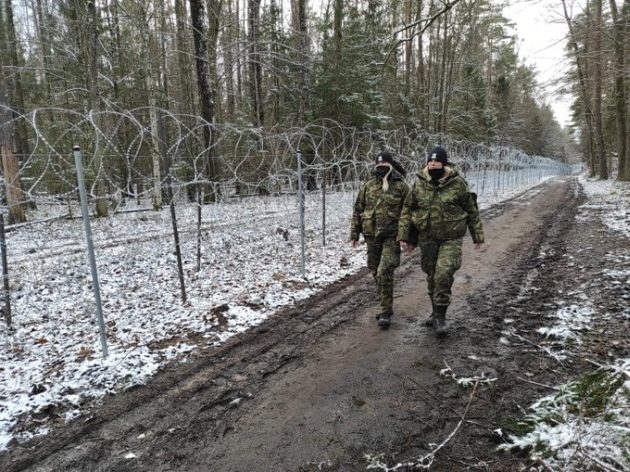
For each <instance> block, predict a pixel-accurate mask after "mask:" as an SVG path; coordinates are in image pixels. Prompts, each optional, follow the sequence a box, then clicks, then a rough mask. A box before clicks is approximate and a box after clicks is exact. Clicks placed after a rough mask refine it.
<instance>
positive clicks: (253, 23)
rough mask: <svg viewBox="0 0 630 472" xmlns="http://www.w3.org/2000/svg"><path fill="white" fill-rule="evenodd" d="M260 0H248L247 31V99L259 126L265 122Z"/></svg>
mask: <svg viewBox="0 0 630 472" xmlns="http://www.w3.org/2000/svg"><path fill="white" fill-rule="evenodd" d="M260 2H261V0H248V1H247V4H248V21H249V29H248V31H247V34H248V38H247V39H248V41H249V59H248V62H249V100H250V103H251V107H252V119H253V122H254V126H257V127H260V126H262V125H263V124H264V122H265V112H264V109H263V103H262V66H261V60H262V58H261V56H260V52H259V50H260V44H259V39H260V38H259V36H260V34H259V32H260Z"/></svg>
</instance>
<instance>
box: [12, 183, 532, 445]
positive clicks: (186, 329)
mask: <svg viewBox="0 0 630 472" xmlns="http://www.w3.org/2000/svg"><path fill="white" fill-rule="evenodd" d="M522 190H524V188H521V189H520V191H522ZM515 194H516V190H515V189H510V191H509V193H508V192H506V193H503V194H501V195H489V196H483V197H482V198H481V199H480V204H481V205H480V206H482V207H487V206H490V205H492V204H494V203H496V202H498V201H501V200H502V199H506V198H510V197H512V196H514V195H515ZM353 200H354V194H353V192H351V191H345V192H341V191H340V192H336V193H331V194H329V195H327V200H326V228H327V229H326V242H327V244H326V246H323V245H322V201H321V194H318V193H313V194H311V195H309V196H307V200H306V208H307V211H306V215H305V221H306V279H304V278H302V276H301V263H300V261H301V257H300V254H301V252H300V247H301V244H300V238H299V230H298V221H299V215H298V208H297V204H296V197H295V196H282V197H259V198H247V199H243V200H240V201H238V202H231V203H220V204H213V205H206V206H204V207H203V208H202V212H203V222H202V229H203V237H202V244H201V248H202V255H201V270H200V271H199V272H197V271H196V270H195V269H196V241H197V239H196V238H197V237H196V211H197V207H196V206H195V205H193V204H179V205H178V206H177V218H178V223H179V230H180V233H181V248H182V254H183V265H184V272H185V281H186V292H187V295H188V301H187V302H186V303H182V302H181V298H180V287H179V282H178V275H177V268H176V267H177V265H176V258H175V255H174V243H173V239H172V229H171V222H170V215H169V210H168V208H167V209H165V210H163V211H161V212H153V211H146V212H128V213H122V214H117V215H114V216H111V217H109V218H105V219H99V220H96V219H94V220H92V231H93V235H94V238H93V239H94V245H95V248H96V259H97V265H98V271H99V279H100V288H101V297H102V301H103V312H104V317H105V323H106V327H107V341H108V345H109V357H107V358H106V359H103V358H102V357H101V351H100V349H101V347H100V341H99V336H98V329H97V324H96V322H95V306H94V298H93V293H92V289H91V283H92V282H91V277H90V271H89V268H88V265H87V258H86V254H85V243H84V239H83V226H82V225H83V223H82V221H81V220H80V219H73V220H61V219H52V218H53V217H54V216H58V215H63V214H65V213H67V207H63V206H59V207H52V208H51V207H49V206H46V205H40V209H39V210H38V212H39V214H38V215H35V216H34V217H33V215H31V219H37V218H41V219H46V220H47V221H45V222H43V223H37V224H34V225H26V226H20V227H18V228H15V230H14V231H12V232H10V233H9V234H8V240H7V249H8V254H9V269H10V274H9V277H10V280H11V298H12V313H13V329H12V330H8V329H7V328H6V327H5V326H4V325H2V326H1V327H0V450H2V449H5V448H7V447H10V446H11V444H13V443H14V442H15V441H18V440H23V439H25V438H28V437H31V436H33V435H35V434H43V433H46V432H47V431H48V429H47V428H48V427H47V425H48V422H49V420H50V419H51V418H52V419H54V418H58V419H62V420H69V419H72V418H75V417H77V416H78V415H80V414H82V413H85V412H86V411H87V410H88V409H89V408H90V407H91V406H93V405H94V403H95V402H96V403H97V402H98V401H99V399H101V398H102V397H103V396H105V395H108V394H112V393H115V392H118V391H121V390H124V389H126V388H129V387H132V386H134V385H137V384H142V383H144V382H146V381H147V380H148V379H149V378H151V376H152V375H154V374H155V373H156V372H157V371H158V370H159V369H160V368H161V367H162V366H164V365H165V364H166V363H167V362H169V361H171V360H173V359H178V360H179V361H182V362H185V361H186V360H187V359H188V358H189V356H190V353H191V352H192V351H194V350H195V349H197V348H198V347H203V346H204V345H212V344H217V343H221V342H224V341H225V340H226V339H228V338H230V337H231V336H234V335H235V334H237V333H240V332H242V331H245V330H247V329H248V328H250V327H252V326H255V325H257V324H260V323H261V322H262V321H264V320H265V319H266V318H267V317H269V316H271V315H272V314H273V313H275V312H277V311H278V310H280V309H282V308H284V307H287V306H290V305H292V304H294V303H295V302H296V301H298V300H302V299H305V298H307V297H309V296H311V295H312V294H314V293H316V292H317V291H318V290H321V289H322V288H323V287H325V286H326V285H328V284H330V283H332V282H334V281H336V280H339V279H341V278H343V277H345V276H347V275H350V274H353V273H355V272H356V271H357V270H358V269H359V268H361V267H363V266H364V265H365V254H364V252H365V250H364V249H363V248H358V249H355V250H353V249H351V248H350V245H349V243H348V236H349V222H350V214H351V208H352V202H353ZM129 206H130V207H132V208H133V206H132V205H129ZM73 213H74V214H75V215H76V214H78V211H77V209H76V208H75V209H74V212H73Z"/></svg>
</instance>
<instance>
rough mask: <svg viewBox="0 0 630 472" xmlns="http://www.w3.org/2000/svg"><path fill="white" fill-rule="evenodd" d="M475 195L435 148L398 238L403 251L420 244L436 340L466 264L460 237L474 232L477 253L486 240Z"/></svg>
mask: <svg viewBox="0 0 630 472" xmlns="http://www.w3.org/2000/svg"><path fill="white" fill-rule="evenodd" d="M476 199H477V196H476V195H475V194H474V193H470V191H469V189H468V184H467V183H466V181H465V180H464V178H463V177H462V176H461V175H459V174H458V172H457V170H455V168H454V167H453V166H452V165H450V164H449V162H448V156H447V154H446V151H445V150H444V149H443V148H441V147H439V146H438V147H436V148H434V149H433V150H432V151H431V153H430V154H429V159H428V163H427V165H426V166H425V167H423V168H422V169H421V170H420V171H419V172H418V180H417V181H416V183H415V184H414V186H413V188H412V189H411V192H410V193H409V195H408V196H407V198H406V200H405V203H404V206H403V210H402V214H401V216H400V224H399V228H398V236H397V239H398V241H400V245H401V247H402V249H403V250H404V251H405V252H408V251H411V250H413V248H414V247H415V246H417V245H419V246H420V250H421V251H422V256H421V267H422V270H423V271H424V272H425V273H426V274H427V283H428V290H429V297H430V298H431V303H432V305H433V310H432V313H431V316H430V317H429V318H428V319H427V320H426V322H425V324H426V325H427V326H432V327H434V328H435V329H436V333H437V334H438V336H443V335H446V334H447V333H448V329H447V326H446V310H447V308H448V306H449V304H450V303H451V286H452V285H453V279H454V275H455V272H456V271H457V269H459V267H460V266H461V263H462V239H463V237H464V235H465V234H466V228H468V230H470V234H471V236H472V239H473V242H474V243H475V249H479V248H480V247H481V244H482V243H483V242H484V237H483V229H482V226H481V219H480V217H479V209H478V208H477V200H476Z"/></svg>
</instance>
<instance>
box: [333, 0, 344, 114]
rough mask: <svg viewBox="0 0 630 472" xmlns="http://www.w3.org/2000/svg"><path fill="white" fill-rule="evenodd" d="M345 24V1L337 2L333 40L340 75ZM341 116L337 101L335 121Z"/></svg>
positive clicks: (339, 0)
mask: <svg viewBox="0 0 630 472" xmlns="http://www.w3.org/2000/svg"><path fill="white" fill-rule="evenodd" d="M342 22H343V0H335V7H334V8H333V38H334V43H335V56H334V61H333V64H334V68H335V69H334V70H335V74H337V73H339V70H340V68H341V48H342V39H343V37H342V34H343V33H342V31H341V25H342ZM340 116H341V110H340V109H339V101H338V100H335V119H336V120H337V121H339V118H340Z"/></svg>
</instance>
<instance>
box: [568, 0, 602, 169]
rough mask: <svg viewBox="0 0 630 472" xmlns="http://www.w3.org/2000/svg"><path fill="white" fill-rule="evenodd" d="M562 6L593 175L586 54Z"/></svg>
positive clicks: (591, 114) (593, 155) (590, 110)
mask: <svg viewBox="0 0 630 472" xmlns="http://www.w3.org/2000/svg"><path fill="white" fill-rule="evenodd" d="M562 8H563V11H564V18H565V20H566V22H567V26H568V28H569V41H570V43H571V44H570V45H571V48H572V49H573V54H574V56H575V63H576V66H577V73H578V81H579V85H580V98H581V99H582V106H583V108H584V122H585V123H586V129H587V133H586V134H587V139H588V150H589V166H590V167H591V174H592V175H593V174H594V172H595V168H594V162H595V154H594V151H593V147H594V146H593V136H594V131H593V112H592V108H591V100H590V94H589V87H588V83H587V77H588V71H587V64H586V60H585V56H586V54H584V53H582V52H580V48H579V46H578V42H577V36H576V34H575V31H574V29H573V23H572V21H571V18H570V17H569V12H568V10H567V5H566V0H562Z"/></svg>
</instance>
